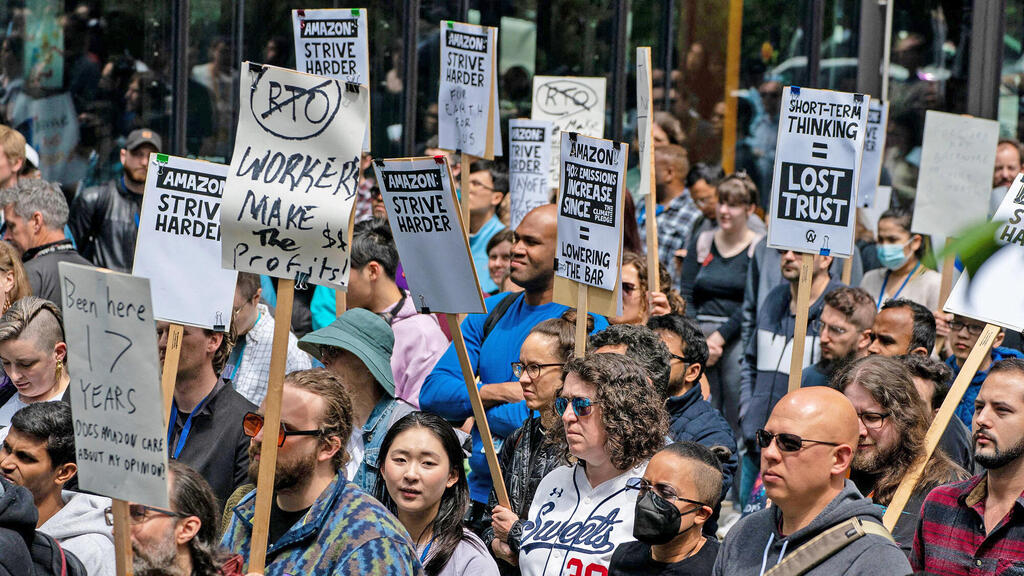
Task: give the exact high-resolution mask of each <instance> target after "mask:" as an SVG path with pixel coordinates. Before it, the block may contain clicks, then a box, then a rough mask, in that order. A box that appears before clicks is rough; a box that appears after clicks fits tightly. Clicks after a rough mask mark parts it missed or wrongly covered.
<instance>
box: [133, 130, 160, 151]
mask: <svg viewBox="0 0 1024 576" xmlns="http://www.w3.org/2000/svg"><path fill="white" fill-rule="evenodd" d="M143 144H152V145H153V146H155V147H156V151H157V152H159V151H160V149H161V148H163V145H164V143H163V140H161V139H160V135H159V134H157V133H156V132H154V131H152V130H150V129H149V128H137V129H135V130H132V132H131V134H129V135H128V139H127V140H125V142H124V147H125V148H126V149H128V150H129V151H131V150H135V149H136V148H138V147H139V146H142V145H143Z"/></svg>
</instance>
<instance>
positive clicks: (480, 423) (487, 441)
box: [249, 314, 512, 572]
mask: <svg viewBox="0 0 1024 576" xmlns="http://www.w3.org/2000/svg"><path fill="white" fill-rule="evenodd" d="M444 317H445V319H446V320H447V321H448V331H449V332H451V335H452V344H454V345H455V353H456V355H457V356H458V357H459V365H460V366H461V367H462V377H463V379H465V381H466V391H467V392H469V403H470V404H471V405H472V406H473V418H474V420H475V422H476V427H477V430H479V431H480V440H481V441H482V442H483V444H484V455H485V456H486V457H487V468H488V469H490V472H491V483H492V484H494V492H495V494H496V495H497V496H498V504H501V505H502V506H504V507H505V508H508V509H511V508H512V505H511V504H510V503H509V499H508V492H507V491H506V490H505V480H504V479H503V478H502V475H501V467H500V466H499V465H498V453H497V451H495V450H494V440H493V439H492V438H491V426H490V424H488V423H487V412H486V411H484V403H483V400H481V399H480V390H479V389H478V388H477V387H476V378H475V375H474V373H473V364H472V363H471V362H470V361H469V353H468V352H467V351H466V341H465V340H464V339H463V338H462V327H461V326H459V320H458V317H457V316H456V315H455V314H445V315H444ZM249 571H250V572H251V571H252V568H251V567H250V569H249Z"/></svg>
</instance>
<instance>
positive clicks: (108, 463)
mask: <svg viewBox="0 0 1024 576" xmlns="http://www.w3.org/2000/svg"><path fill="white" fill-rule="evenodd" d="M60 277H61V279H60V284H61V308H62V309H63V312H64V329H65V331H66V333H65V340H66V342H67V345H68V355H69V362H68V368H69V370H70V373H71V384H70V386H69V388H68V389H69V391H70V394H71V412H72V414H73V416H74V421H75V454H76V456H77V458H76V459H77V462H78V479H79V485H80V486H81V488H82V489H83V490H89V491H91V492H96V493H97V494H103V495H105V496H110V497H111V498H118V499H121V500H131V501H133V502H140V503H142V504H148V505H150V506H160V507H163V508H166V507H167V448H166V445H165V442H166V439H167V425H166V422H165V419H164V408H163V400H162V399H161V396H160V368H159V364H158V360H159V357H158V352H157V343H156V321H155V319H154V318H153V306H152V304H151V302H150V298H149V280H146V279H145V278H137V277H135V276H130V275H128V274H121V273H118V272H110V271H105V270H99V269H97V268H93V267H91V266H81V265H79V264H70V263H68V262H61V263H60Z"/></svg>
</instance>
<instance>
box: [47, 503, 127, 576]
mask: <svg viewBox="0 0 1024 576" xmlns="http://www.w3.org/2000/svg"><path fill="white" fill-rule="evenodd" d="M61 498H63V499H64V507H63V508H61V509H60V511H59V512H57V513H56V514H54V515H53V516H52V517H51V518H50V519H49V520H47V521H46V523H44V524H43V525H42V526H40V527H39V531H40V532H42V533H44V534H47V535H48V536H51V537H53V538H54V539H55V540H57V541H58V542H60V545H61V546H63V547H64V549H65V550H70V551H71V552H72V553H73V554H74V555H75V556H77V557H78V559H79V560H81V561H82V564H83V565H84V566H85V569H86V571H87V572H88V573H89V576H115V574H116V573H117V571H116V567H115V564H114V562H115V557H114V533H113V530H112V528H111V527H110V526H107V521H106V520H105V519H104V518H103V510H104V509H105V508H107V507H108V506H110V498H104V497H102V496H93V495H91V494H79V493H78V492H71V491H68V490H65V491H64V492H62V493H61Z"/></svg>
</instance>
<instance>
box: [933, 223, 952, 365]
mask: <svg viewBox="0 0 1024 576" xmlns="http://www.w3.org/2000/svg"><path fill="white" fill-rule="evenodd" d="M952 244H953V238H946V250H947V251H948V250H949V247H950V246H951V245H952ZM955 269H956V254H953V253H949V254H946V257H945V258H943V259H942V281H941V283H940V284H939V309H942V308H943V307H944V306H945V305H946V300H948V299H949V293H950V292H952V291H953V271H954V270H955ZM932 312H933V313H934V312H936V311H935V310H932ZM945 344H946V337H945V336H936V337H935V350H933V353H934V354H936V355H938V354H941V353H942V347H943V346H945Z"/></svg>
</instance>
